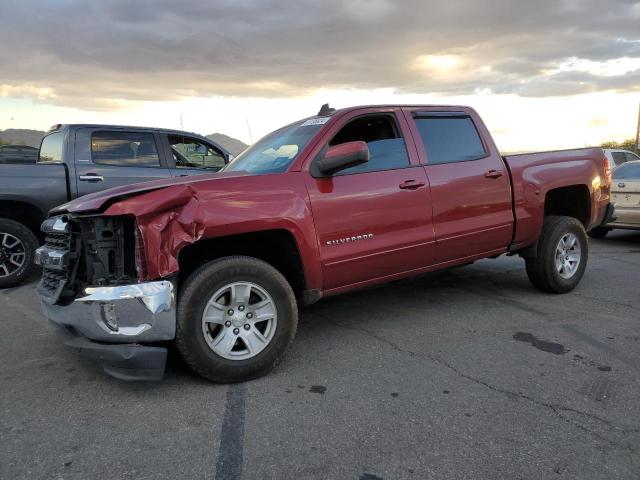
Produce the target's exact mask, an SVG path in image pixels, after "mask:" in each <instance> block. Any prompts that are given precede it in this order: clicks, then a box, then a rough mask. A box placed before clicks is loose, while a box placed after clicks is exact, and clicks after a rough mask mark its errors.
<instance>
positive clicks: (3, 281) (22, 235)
mask: <svg viewBox="0 0 640 480" xmlns="http://www.w3.org/2000/svg"><path fill="white" fill-rule="evenodd" d="M4 234H8V235H11V236H12V237H13V238H16V239H18V240H19V241H20V242H21V243H22V245H23V246H24V262H23V263H22V265H21V266H20V267H18V268H17V269H16V270H13V271H12V270H11V267H12V266H13V264H11V263H10V260H9V257H8V256H6V255H8V254H10V253H12V252H14V250H12V249H7V248H3V246H2V243H3V242H4V239H5V235H4ZM7 238H9V242H8V243H12V242H11V240H10V237H7ZM36 248H38V239H37V238H36V236H35V235H34V234H33V232H32V231H31V230H29V229H28V228H27V227H25V226H24V225H22V224H21V223H18V222H16V221H15V220H9V219H8V218H0V263H2V264H5V262H7V263H6V267H5V268H6V270H5V268H2V267H1V266H0V288H4V287H12V286H14V285H17V284H19V283H21V282H23V281H24V280H25V279H27V278H28V277H29V275H31V272H33V269H34V267H35V264H34V263H33V257H34V255H35V251H36ZM14 258H15V257H14ZM7 272H8V273H7Z"/></svg>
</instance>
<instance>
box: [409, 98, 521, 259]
mask: <svg viewBox="0 0 640 480" xmlns="http://www.w3.org/2000/svg"><path fill="white" fill-rule="evenodd" d="M404 111H405V116H406V119H407V122H408V123H409V125H410V126H411V130H412V133H413V136H414V139H415V142H416V147H417V149H418V152H419V155H420V158H421V162H422V163H423V165H424V168H425V171H426V173H427V177H428V178H429V182H430V184H431V202H432V206H433V226H434V230H435V240H436V261H437V262H438V263H442V262H447V261H451V260H457V259H462V258H465V257H470V256H475V255H482V254H493V253H497V252H499V251H506V248H507V246H508V245H509V243H510V242H511V239H512V235H513V213H512V205H511V201H512V200H511V183H510V180H509V174H508V171H507V167H506V165H505V164H504V161H503V159H502V157H501V156H500V154H499V153H498V151H497V149H496V148H495V145H493V142H487V141H485V140H484V139H488V138H490V137H489V136H488V132H486V129H485V127H484V125H483V124H482V122H481V121H480V119H479V118H478V117H477V115H476V114H475V112H473V111H471V110H464V109H463V110H461V111H455V112H451V111H438V110H437V109H429V108H426V109H425V108H406V109H405V110H404Z"/></svg>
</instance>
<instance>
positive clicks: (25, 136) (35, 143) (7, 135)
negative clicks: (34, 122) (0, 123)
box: [0, 128, 45, 147]
mask: <svg viewBox="0 0 640 480" xmlns="http://www.w3.org/2000/svg"><path fill="white" fill-rule="evenodd" d="M44 134H45V132H43V131H40V130H27V129H21V128H7V129H6V130H0V140H1V141H2V142H0V143H5V144H10V145H29V146H30V147H40V140H42V136H43V135H44Z"/></svg>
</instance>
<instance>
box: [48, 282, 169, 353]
mask: <svg viewBox="0 0 640 480" xmlns="http://www.w3.org/2000/svg"><path fill="white" fill-rule="evenodd" d="M41 305H42V310H43V312H44V314H45V316H46V317H47V318H48V319H49V320H50V321H51V322H53V323H55V324H57V325H59V326H61V327H67V329H69V330H71V331H73V332H74V333H75V334H77V335H80V336H82V337H85V338H87V339H89V340H92V341H94V342H105V343H138V342H157V341H164V340H173V338H174V337H175V332H176V300H175V287H174V285H173V283H171V282H170V281H167V280H162V281H157V282H146V283H138V284H132V285H120V286H116V287H88V288H86V289H85V295H84V296H82V297H79V298H76V299H75V300H74V301H73V302H72V303H71V304H69V305H55V304H54V305H51V304H49V303H48V302H46V301H44V300H43V301H41Z"/></svg>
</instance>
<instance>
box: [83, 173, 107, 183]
mask: <svg viewBox="0 0 640 480" xmlns="http://www.w3.org/2000/svg"><path fill="white" fill-rule="evenodd" d="M78 178H79V179H80V180H82V181H83V182H102V181H103V180H104V177H103V176H102V175H96V174H95V173H89V174H87V175H80V177H78Z"/></svg>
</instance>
